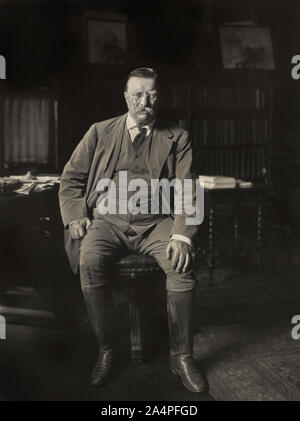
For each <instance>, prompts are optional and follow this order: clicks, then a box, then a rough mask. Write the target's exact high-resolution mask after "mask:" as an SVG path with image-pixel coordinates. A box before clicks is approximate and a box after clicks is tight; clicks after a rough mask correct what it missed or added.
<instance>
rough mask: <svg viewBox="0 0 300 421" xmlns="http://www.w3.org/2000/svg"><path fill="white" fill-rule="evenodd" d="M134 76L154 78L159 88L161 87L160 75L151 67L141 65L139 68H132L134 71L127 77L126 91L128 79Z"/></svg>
mask: <svg viewBox="0 0 300 421" xmlns="http://www.w3.org/2000/svg"><path fill="white" fill-rule="evenodd" d="M132 77H144V78H147V79H154V81H155V85H156V86H157V88H159V76H158V74H157V73H156V71H155V70H153V69H151V68H150V67H140V68H139V69H134V70H132V72H130V73H129V75H128V77H127V80H126V85H125V91H127V85H128V81H129V79H131V78H132Z"/></svg>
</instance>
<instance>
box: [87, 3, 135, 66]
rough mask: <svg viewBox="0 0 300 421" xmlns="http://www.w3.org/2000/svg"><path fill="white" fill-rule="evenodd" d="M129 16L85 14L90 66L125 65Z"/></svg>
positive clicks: (99, 13)
mask: <svg viewBox="0 0 300 421" xmlns="http://www.w3.org/2000/svg"><path fill="white" fill-rule="evenodd" d="M126 26H127V16H126V15H123V14H120V13H105V12H99V11H86V12H85V13H84V27H85V50H86V61H87V63H88V64H123V63H125V62H126V50H127V34H126Z"/></svg>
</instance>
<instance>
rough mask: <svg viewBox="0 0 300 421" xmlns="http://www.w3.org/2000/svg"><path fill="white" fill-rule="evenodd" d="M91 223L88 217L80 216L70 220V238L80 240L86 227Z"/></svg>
mask: <svg viewBox="0 0 300 421" xmlns="http://www.w3.org/2000/svg"><path fill="white" fill-rule="evenodd" d="M91 225H92V222H91V220H90V219H89V218H81V219H78V220H77V221H74V222H72V223H71V224H70V226H69V230H70V234H71V238H72V240H81V239H82V238H83V237H84V236H85V234H86V231H87V229H88V227H90V226H91Z"/></svg>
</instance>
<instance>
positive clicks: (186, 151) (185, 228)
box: [172, 131, 203, 241]
mask: <svg viewBox="0 0 300 421" xmlns="http://www.w3.org/2000/svg"><path fill="white" fill-rule="evenodd" d="M175 173H176V179H178V180H180V182H181V185H182V192H181V191H179V192H178V191H177V189H175V198H176V194H179V198H178V199H177V200H178V203H181V209H182V212H180V213H178V214H176V212H175V214H174V223H173V230H172V235H174V234H175V235H176V234H179V235H183V236H185V237H188V238H190V239H191V240H192V241H193V239H194V237H195V235H196V233H197V231H198V228H199V225H200V223H201V222H202V220H201V221H199V217H197V218H196V214H197V215H198V214H199V212H200V213H201V217H202V218H203V215H202V213H203V212H201V209H202V207H203V203H198V201H199V197H198V198H197V196H196V185H197V177H196V175H195V173H194V169H193V151H192V145H191V141H190V139H189V134H188V132H187V131H184V132H183V133H182V135H181V136H180V138H179V140H178V141H177V145H176V170H175ZM185 180H189V181H188V183H190V186H191V192H190V193H189V192H187V191H186V189H185V188H184V181H185ZM198 193H199V190H198ZM196 198H197V199H198V200H196ZM200 198H201V199H202V198H203V197H202V196H201V195H200ZM186 200H188V202H189V203H190V205H192V206H193V207H194V208H195V211H194V212H193V213H192V214H191V213H189V212H188V213H187V212H186ZM191 220H193V221H194V222H193V223H192V224H191V223H190V222H191Z"/></svg>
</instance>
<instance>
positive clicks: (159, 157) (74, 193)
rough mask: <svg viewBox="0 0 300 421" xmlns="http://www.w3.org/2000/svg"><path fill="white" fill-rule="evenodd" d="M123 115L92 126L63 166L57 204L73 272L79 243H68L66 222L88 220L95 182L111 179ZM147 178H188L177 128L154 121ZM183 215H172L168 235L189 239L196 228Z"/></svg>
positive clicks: (188, 163) (188, 161) (185, 145)
mask: <svg viewBox="0 0 300 421" xmlns="http://www.w3.org/2000/svg"><path fill="white" fill-rule="evenodd" d="M126 116H127V114H125V115H122V116H121V117H115V118H112V119H110V120H106V121H102V122H100V123H95V124H93V125H92V126H91V127H90V129H89V130H88V131H87V133H86V134H85V135H84V137H83V139H82V140H81V141H80V143H79V144H78V146H77V147H76V149H75V151H74V152H73V154H72V156H71V158H70V160H69V162H68V163H67V164H66V166H65V168H64V170H63V173H62V176H61V184H60V190H59V203H60V209H61V215H62V220H63V224H64V226H65V247H66V252H67V255H68V257H69V261H70V264H71V267H72V269H73V271H74V272H75V273H76V272H77V269H78V263H79V248H80V240H72V239H71V236H70V234H69V230H68V225H69V223H70V222H72V221H74V220H76V219H79V218H83V217H91V211H92V209H93V207H94V206H95V203H96V200H97V198H98V196H99V195H100V194H101V193H102V192H99V191H98V192H97V191H96V186H97V183H98V181H99V180H100V179H102V178H110V179H111V178H112V176H113V173H114V170H115V167H116V163H117V160H118V156H119V152H120V148H121V142H122V138H123V132H124V130H125V129H126ZM149 165H150V173H151V178H153V179H162V178H167V179H169V180H171V179H173V178H178V179H180V180H183V179H191V178H193V176H192V148H191V143H190V141H189V136H188V132H187V131H186V130H184V129H181V128H179V127H176V126H175V127H174V126H172V125H167V124H164V123H162V122H160V121H157V123H156V125H155V127H154V130H153V136H152V146H151V153H150V159H149ZM185 217H186V215H184V214H182V215H174V216H173V218H174V223H173V230H172V233H171V235H172V234H181V235H185V236H186V237H189V238H191V239H193V237H194V235H195V234H196V232H197V226H196V225H186V224H185Z"/></svg>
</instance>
